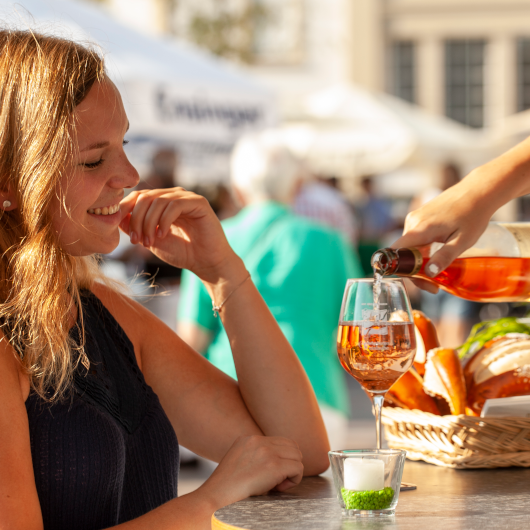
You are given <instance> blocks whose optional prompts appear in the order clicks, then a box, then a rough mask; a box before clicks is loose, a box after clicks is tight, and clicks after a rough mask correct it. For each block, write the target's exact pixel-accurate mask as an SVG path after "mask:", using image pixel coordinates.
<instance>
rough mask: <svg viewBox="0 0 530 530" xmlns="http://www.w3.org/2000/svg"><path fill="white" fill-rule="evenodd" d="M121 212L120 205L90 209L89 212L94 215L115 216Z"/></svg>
mask: <svg viewBox="0 0 530 530" xmlns="http://www.w3.org/2000/svg"><path fill="white" fill-rule="evenodd" d="M119 210H120V205H119V204H113V205H112V206H104V207H103V208H89V209H88V210H87V211H88V213H90V214H92V215H114V214H115V213H116V212H118V211H119Z"/></svg>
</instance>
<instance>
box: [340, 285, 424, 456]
mask: <svg viewBox="0 0 530 530" xmlns="http://www.w3.org/2000/svg"><path fill="white" fill-rule="evenodd" d="M337 353H338V355H339V360H340V363H341V364H342V367H343V368H344V369H345V370H346V371H347V372H348V373H349V374H350V375H352V376H353V377H354V378H355V379H356V380H357V381H359V383H360V384H361V386H362V387H363V388H364V390H365V391H366V392H367V393H368V395H369V396H370V399H371V400H372V404H373V407H374V414H375V422H376V423H375V425H376V438H377V449H381V407H382V406H383V402H384V400H385V394H386V393H387V391H388V390H389V388H390V387H391V386H392V385H393V384H394V383H395V382H396V381H397V380H398V379H399V378H400V377H401V376H402V375H403V374H404V373H405V372H406V371H407V370H408V369H409V368H410V366H411V365H412V362H413V361H414V354H415V353H416V336H415V332H414V319H413V316H412V310H411V307H410V301H409V298H408V296H407V291H406V289H405V285H404V284H403V280H401V279H387V278H385V279H381V278H379V279H378V280H374V279H359V280H348V282H347V283H346V288H345V290H344V297H343V299H342V307H341V310H340V317H339V333H338V336H337Z"/></svg>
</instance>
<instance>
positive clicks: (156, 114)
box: [0, 0, 277, 183]
mask: <svg viewBox="0 0 530 530" xmlns="http://www.w3.org/2000/svg"><path fill="white" fill-rule="evenodd" d="M0 17H1V20H2V21H3V22H4V23H5V24H6V25H7V26H9V27H16V28H18V29H33V30H35V31H41V32H44V33H46V34H53V35H58V36H62V37H66V38H70V39H73V40H76V41H79V42H82V43H85V44H86V43H89V44H92V45H94V44H95V45H96V46H97V47H99V48H100V49H101V51H102V52H103V53H104V55H105V59H106V65H107V69H108V72H109V75H110V77H111V78H112V79H113V81H114V82H115V83H116V84H117V86H118V88H119V89H120V91H121V93H122V96H123V100H124V104H125V108H126V111H127V114H128V116H129V121H130V124H131V128H130V131H129V134H128V136H129V137H131V139H133V140H134V139H138V140H141V141H143V142H144V144H143V148H144V149H145V145H148V144H149V142H150V141H153V140H154V141H157V142H161V143H164V145H166V146H168V145H175V146H176V148H177V150H178V151H179V155H180V157H179V158H180V162H181V164H182V167H181V168H180V171H179V172H180V173H181V176H182V178H183V179H184V181H186V182H187V183H189V182H190V181H194V180H199V181H205V180H206V181H212V180H213V181H215V180H220V179H223V178H226V174H227V172H228V156H229V153H230V150H231V148H232V146H233V144H234V142H235V141H236V140H237V138H238V137H239V136H240V135H241V134H243V133H244V132H247V131H255V130H260V129H263V128H266V127H270V126H272V125H274V124H275V123H276V121H277V116H276V105H275V100H274V97H273V95H272V93H271V92H269V91H268V90H267V89H265V88H264V87H262V86H261V85H259V84H258V83H256V82H254V81H253V80H252V79H251V78H250V77H249V76H247V75H245V74H243V73H241V72H239V71H237V70H236V69H235V68H234V67H233V66H231V65H229V64H228V63H226V62H224V61H222V60H219V59H217V58H214V57H212V56H210V55H208V54H206V53H204V52H201V51H199V50H197V49H194V48H192V47H191V46H189V45H186V44H183V43H179V42H176V41H173V40H172V41H165V40H162V39H156V38H154V37H151V36H148V35H144V34H142V33H138V32H136V31H134V30H132V29H130V28H128V27H126V26H123V25H121V24H120V23H118V22H116V21H114V20H113V19H112V18H111V16H110V14H108V13H107V12H106V11H105V10H104V9H103V8H100V7H96V6H93V5H90V4H87V3H84V2H82V1H76V0H17V2H13V1H9V0H0ZM139 147H140V150H141V149H142V146H139ZM148 150H149V149H148V148H147V151H148Z"/></svg>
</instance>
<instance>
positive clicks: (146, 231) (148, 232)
mask: <svg viewBox="0 0 530 530" xmlns="http://www.w3.org/2000/svg"><path fill="white" fill-rule="evenodd" d="M173 202H174V200H173V201H172V200H171V199H168V198H166V197H164V196H162V197H155V198H153V200H152V201H151V204H150V205H149V208H148V210H147V212H146V213H145V217H144V220H143V223H142V233H143V236H144V240H143V243H144V245H145V246H146V247H150V246H151V245H153V244H154V242H155V238H156V235H157V234H156V233H157V226H158V225H159V223H160V218H161V217H162V215H163V214H164V212H165V211H166V210H167V209H168V208H169V207H170V206H171V204H172V203H173Z"/></svg>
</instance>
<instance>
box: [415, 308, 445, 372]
mask: <svg viewBox="0 0 530 530" xmlns="http://www.w3.org/2000/svg"><path fill="white" fill-rule="evenodd" d="M412 315H413V317H414V324H415V325H416V356H415V357H414V368H416V370H417V371H418V374H420V375H421V376H423V375H424V374H425V362H426V361H427V353H428V352H429V351H430V350H432V349H433V348H438V347H439V346H440V342H439V340H438V334H437V333H436V328H435V327H434V324H433V323H432V320H431V319H430V318H429V317H427V316H426V315H425V313H422V312H421V311H418V310H414V311H412Z"/></svg>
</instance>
